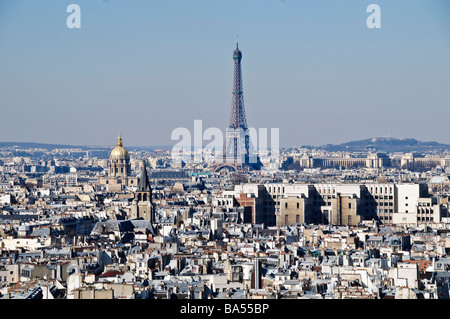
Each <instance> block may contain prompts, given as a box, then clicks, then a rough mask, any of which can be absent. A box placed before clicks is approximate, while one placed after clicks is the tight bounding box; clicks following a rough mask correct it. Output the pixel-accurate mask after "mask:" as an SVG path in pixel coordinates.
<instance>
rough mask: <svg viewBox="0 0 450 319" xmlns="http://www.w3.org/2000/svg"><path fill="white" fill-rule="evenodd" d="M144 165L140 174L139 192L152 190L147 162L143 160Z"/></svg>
mask: <svg viewBox="0 0 450 319" xmlns="http://www.w3.org/2000/svg"><path fill="white" fill-rule="evenodd" d="M142 164H143V167H142V170H141V174H140V176H139V183H138V187H137V191H138V192H150V191H151V188H150V182H149V181H148V175H147V167H146V166H145V162H144V161H143V162H142Z"/></svg>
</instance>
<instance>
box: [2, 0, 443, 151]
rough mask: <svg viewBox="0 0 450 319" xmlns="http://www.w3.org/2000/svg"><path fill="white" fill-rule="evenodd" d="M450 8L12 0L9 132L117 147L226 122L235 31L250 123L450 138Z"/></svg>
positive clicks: (255, 0)
mask: <svg viewBox="0 0 450 319" xmlns="http://www.w3.org/2000/svg"><path fill="white" fill-rule="evenodd" d="M71 3H76V4H78V5H79V6H80V8H81V28H80V29H69V28H67V26H66V19H67V17H68V16H69V13H67V12H66V7H67V6H68V5H69V4H71ZM371 3H376V4H378V5H379V6H380V8H381V29H369V28H368V27H367V25H366V19H367V17H368V15H369V13H367V12H366V8H367V6H368V5H369V4H371ZM449 16H450V3H449V1H448V0H402V1H401V0H372V1H366V0H314V1H313V0H284V1H275V0H189V1H188V0H183V1H181V0H178V1H177V0H148V1H145V0H134V1H133V0H131V1H130V0H127V1H125V0H108V1H106V0H104V1H101V0H79V1H76V0H72V1H64V0H46V1H45V0H41V1H32V0H1V1H0V105H1V109H2V119H3V121H2V125H1V126H0V140H1V141H18V142H22V141H33V142H42V143H64V144H75V145H111V144H114V143H115V138H116V136H117V131H118V129H120V130H121V133H122V136H123V139H124V144H125V146H126V145H133V146H138V145H171V144H174V143H175V141H171V139H170V136H171V132H172V131H173V130H174V129H175V128H177V127H186V128H188V129H191V130H192V131H193V123H194V120H197V119H201V120H203V127H204V128H208V127H218V128H221V129H225V127H226V125H227V124H228V120H229V113H230V108H231V85H232V72H233V60H232V53H233V50H234V48H235V41H236V35H237V34H238V35H239V48H240V49H241V50H242V52H243V60H242V67H243V81H244V99H245V107H246V113H247V122H248V124H249V126H251V127H255V128H279V129H280V144H281V146H291V145H321V144H327V143H341V142H346V141H349V140H359V139H364V138H370V137H379V136H391V137H412V138H417V139H419V140H425V141H428V140H434V141H438V142H442V143H450V134H449V133H448V132H449V126H448V122H449V116H450V108H449V101H450V89H449V87H450V37H449V35H450V22H449V21H450V20H449V19H448V18H449ZM206 143H207V142H205V144H206Z"/></svg>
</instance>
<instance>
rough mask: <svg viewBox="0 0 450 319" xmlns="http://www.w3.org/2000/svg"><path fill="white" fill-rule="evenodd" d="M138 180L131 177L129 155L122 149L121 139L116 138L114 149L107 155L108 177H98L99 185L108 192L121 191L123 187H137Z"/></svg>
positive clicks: (119, 137)
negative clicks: (105, 186)
mask: <svg viewBox="0 0 450 319" xmlns="http://www.w3.org/2000/svg"><path fill="white" fill-rule="evenodd" d="M137 182H138V178H137V177H134V176H131V164H130V155H129V154H128V151H127V150H126V149H125V148H124V147H123V143H122V137H121V136H120V132H119V136H118V137H117V143H116V147H115V148H114V149H113V150H112V151H111V154H110V155H109V164H108V176H107V177H105V176H101V177H99V184H102V185H107V186H108V190H109V191H122V190H123V188H124V186H137Z"/></svg>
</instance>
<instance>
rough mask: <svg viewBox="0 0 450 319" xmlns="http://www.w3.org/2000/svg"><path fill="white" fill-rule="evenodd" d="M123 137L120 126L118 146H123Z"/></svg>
mask: <svg viewBox="0 0 450 319" xmlns="http://www.w3.org/2000/svg"><path fill="white" fill-rule="evenodd" d="M122 145H123V144H122V137H121V136H120V128H119V136H118V137H117V146H122Z"/></svg>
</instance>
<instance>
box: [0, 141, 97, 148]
mask: <svg viewBox="0 0 450 319" xmlns="http://www.w3.org/2000/svg"><path fill="white" fill-rule="evenodd" d="M14 146H18V147H20V148H43V149H46V150H54V149H60V148H79V149H82V150H90V149H92V147H88V146H81V145H64V144H45V143H35V142H0V147H14Z"/></svg>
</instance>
